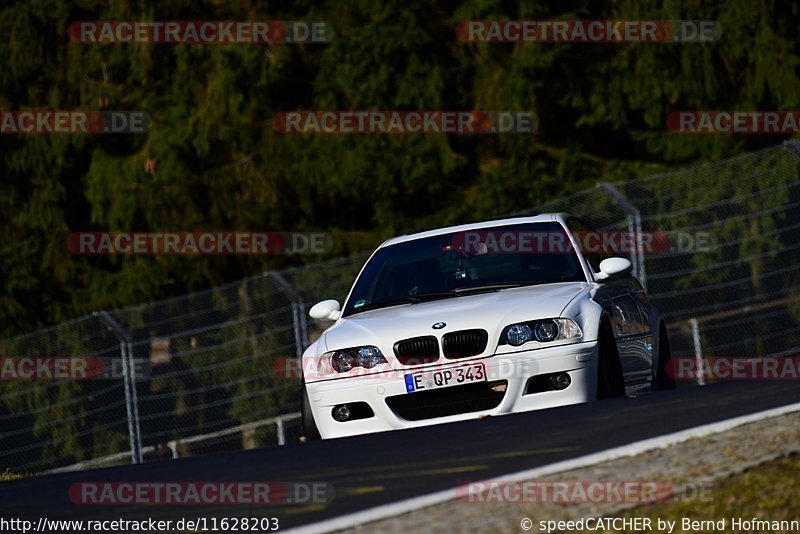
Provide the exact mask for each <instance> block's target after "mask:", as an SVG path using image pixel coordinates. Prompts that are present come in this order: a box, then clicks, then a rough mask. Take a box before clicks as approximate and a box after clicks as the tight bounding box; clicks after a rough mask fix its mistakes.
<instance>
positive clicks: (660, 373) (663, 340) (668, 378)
mask: <svg viewBox="0 0 800 534" xmlns="http://www.w3.org/2000/svg"><path fill="white" fill-rule="evenodd" d="M657 358H658V363H657V364H658V368H657V369H656V379H655V389H656V391H666V390H668V389H675V387H676V384H675V377H674V374H673V373H674V369H672V368H671V367H672V352H671V351H670V349H669V332H667V325H665V324H664V323H663V322H662V323H661V324H659V325H658V356H657Z"/></svg>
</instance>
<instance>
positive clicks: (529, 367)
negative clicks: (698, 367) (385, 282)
mask: <svg viewBox="0 0 800 534" xmlns="http://www.w3.org/2000/svg"><path fill="white" fill-rule="evenodd" d="M443 362H445V363H443ZM472 363H483V364H484V365H485V366H486V374H487V379H488V382H490V383H494V384H501V383H502V384H504V385H505V392H504V393H502V394H500V393H501V392H498V393H497V395H496V399H497V400H499V403H497V402H492V403H491V405H493V406H495V407H493V408H490V409H481V408H480V405H481V403H480V402H477V401H476V403H475V406H476V407H477V409H476V410H473V411H469V412H467V413H459V414H457V415H446V416H442V417H437V416H436V413H437V412H436V410H432V411H431V415H432V416H431V417H430V418H423V419H420V420H413V421H412V420H409V419H406V418H403V417H401V416H400V415H399V414H398V413H397V411H395V410H393V409H392V408H391V407H390V405H389V403H387V399H388V398H390V397H394V398H395V399H401V400H407V398H406V397H403V398H401V397H400V396H408V395H420V394H419V393H407V391H406V383H405V378H404V377H405V374H408V373H415V372H419V371H425V370H432V369H435V370H442V371H443V370H448V369H452V368H456V367H460V366H462V365H466V364H472ZM559 372H566V373H568V374H569V376H570V378H571V383H570V385H569V386H568V387H567V388H566V389H563V390H557V391H541V392H538V393H528V394H525V392H526V386H527V385H528V381H529V379H530V378H531V377H534V376H541V375H547V374H551V373H559ZM596 377H597V342H596V341H591V342H586V343H573V344H568V345H561V346H556V347H548V348H540V349H535V350H525V351H519V352H514V353H509V354H502V355H499V354H496V355H492V356H488V357H477V358H464V359H460V360H440V361H439V362H436V363H435V364H430V365H425V366H419V367H414V368H403V369H397V370H392V371H386V372H383V373H376V374H373V375H366V376H358V377H352V378H341V379H336V380H326V381H321V382H311V383H308V384H306V389H307V391H308V397H309V401H310V404H311V411H312V413H313V415H314V421H315V423H316V425H317V428H318V429H319V432H320V435H321V436H322V437H323V438H337V437H343V436H353V435H357V434H366V433H372V432H382V431H386V430H396V429H402V428H415V427H421V426H428V425H434V424H440V423H448V422H452V421H463V420H466V419H475V418H478V417H481V416H484V415H492V416H495V415H503V414H509V413H517V412H527V411H532V410H541V409H543V408H552V407H555V406H563V405H567V404H577V403H582V402H589V401H591V400H593V399H595V398H596V396H597V394H596V388H597V378H596ZM454 388H464V386H450V387H447V388H439V389H436V390H433V391H436V392H443V393H446V392H447V391H448V390H451V393H455V394H456V395H457V394H458V392H459V391H464V390H463V389H462V390H455V389H454ZM496 389H502V388H496ZM470 391H471V390H470ZM417 398H419V397H417ZM356 402H365V403H367V404H368V405H369V407H370V408H371V409H372V412H373V413H374V416H373V417H368V418H364V419H357V420H351V421H346V422H338V421H336V420H335V419H334V418H333V415H332V411H333V408H334V407H335V406H337V405H341V404H352V403H356ZM391 404H392V405H394V406H395V407H396V406H397V403H396V402H392V403H391ZM423 408H424V406H423Z"/></svg>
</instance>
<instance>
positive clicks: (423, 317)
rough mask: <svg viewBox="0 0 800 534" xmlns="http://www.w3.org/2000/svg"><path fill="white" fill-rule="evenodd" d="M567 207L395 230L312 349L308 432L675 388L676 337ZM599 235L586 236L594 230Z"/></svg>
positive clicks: (332, 309)
mask: <svg viewBox="0 0 800 534" xmlns="http://www.w3.org/2000/svg"><path fill="white" fill-rule="evenodd" d="M591 235H593V231H592V230H591V228H589V227H588V226H587V225H586V224H584V223H583V222H581V221H580V220H578V219H576V218H574V217H571V216H569V215H566V214H543V215H537V216H534V217H523V218H514V219H504V220H498V221H490V222H482V223H474V224H466V225H462V226H454V227H449V228H441V229H437V230H431V231H427V232H421V233H417V234H413V235H405V236H401V237H396V238H393V239H390V240H388V241H386V242H385V243H383V244H382V245H381V246H380V247H379V248H378V249H377V250H376V251H375V252H374V253H373V254H372V256H371V257H370V258H369V260H368V261H367V262H366V264H365V265H364V267H363V268H362V270H361V272H360V273H359V275H358V278H357V279H356V281H355V284H354V285H353V287H352V289H351V290H350V294H349V295H348V296H347V299H346V300H345V302H344V306H343V307H340V304H339V303H338V302H337V301H335V300H325V301H322V302H320V303H318V304H316V305H315V306H314V307H313V308H311V310H310V312H309V314H310V316H311V317H312V318H314V319H317V320H332V321H335V322H334V324H333V325H332V326H330V327H329V328H328V329H327V330H325V332H323V334H322V335H321V336H320V337H319V339H317V340H316V341H315V342H314V343H313V344H311V346H309V347H308V349H307V350H306V351H305V353H304V354H303V360H302V372H303V379H302V387H301V389H302V415H303V429H304V433H305V435H306V437H307V438H317V437H322V438H336V437H341V436H351V435H355V434H364V433H371V432H380V431H385V430H394V429H403V428H413V427H419V426H424V425H431V424H439V423H445V422H451V421H459V420H464V419H473V418H478V417H482V416H487V415H492V416H495V415H503V414H509V413H515V412H524V411H530V410H539V409H542V408H550V407H555V406H562V405H567V404H576V403H584V402H592V401H594V400H596V399H604V398H610V397H619V396H624V395H625V393H626V388H648V387H650V388H653V389H670V388H673V387H675V383H674V381H673V380H672V379H671V378H670V376H669V375H670V373H668V372H667V364H668V362H669V358H670V352H669V340H668V337H667V329H666V326H665V324H664V321H663V320H662V319H661V317H660V316H659V314H658V312H657V311H656V310H655V308H654V307H653V306H651V304H650V302H649V301H648V298H647V296H646V294H645V292H644V290H643V288H642V286H641V284H640V283H639V282H638V281H637V280H636V279H635V278H634V277H633V276H631V263H630V261H628V260H627V259H625V258H621V257H608V255H607V254H604V253H603V252H602V251H601V250H593V249H592V248H591V247H588V249H587V247H586V241H587V240H586V239H585V238H586V236H591ZM588 241H589V242H591V240H588Z"/></svg>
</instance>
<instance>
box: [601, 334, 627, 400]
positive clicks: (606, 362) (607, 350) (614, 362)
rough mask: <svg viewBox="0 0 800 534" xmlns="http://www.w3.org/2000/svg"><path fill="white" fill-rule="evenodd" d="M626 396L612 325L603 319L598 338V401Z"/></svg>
mask: <svg viewBox="0 0 800 534" xmlns="http://www.w3.org/2000/svg"><path fill="white" fill-rule="evenodd" d="M624 396H625V377H624V376H623V374H622V362H621V361H620V359H619V350H618V349H617V342H616V340H615V339H614V332H613V331H612V330H611V323H609V322H608V320H607V319H603V321H602V322H601V323H600V332H599V337H598V361H597V399H598V400H602V399H613V398H615V397H624Z"/></svg>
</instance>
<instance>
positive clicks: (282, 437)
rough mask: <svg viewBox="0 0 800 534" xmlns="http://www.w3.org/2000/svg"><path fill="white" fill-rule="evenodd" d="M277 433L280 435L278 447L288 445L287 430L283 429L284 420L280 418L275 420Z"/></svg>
mask: <svg viewBox="0 0 800 534" xmlns="http://www.w3.org/2000/svg"><path fill="white" fill-rule="evenodd" d="M275 431H276V432H277V434H278V445H286V430H285V428H284V427H283V419H282V418H280V417H278V418H277V419H276V420H275Z"/></svg>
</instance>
